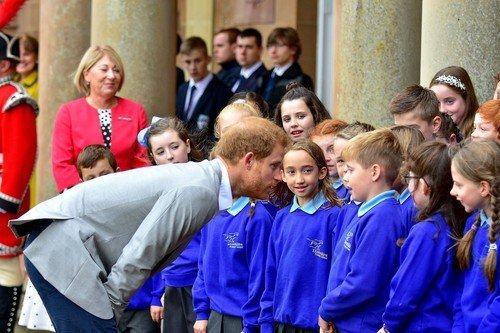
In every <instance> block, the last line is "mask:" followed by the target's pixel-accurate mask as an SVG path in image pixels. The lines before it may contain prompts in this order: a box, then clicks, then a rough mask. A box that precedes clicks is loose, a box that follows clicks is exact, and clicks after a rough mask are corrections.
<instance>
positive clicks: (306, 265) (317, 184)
mask: <svg viewBox="0 0 500 333" xmlns="http://www.w3.org/2000/svg"><path fill="white" fill-rule="evenodd" d="M282 177H283V180H284V181H285V182H286V185H287V188H288V189H287V191H289V194H290V195H289V196H288V198H289V199H291V198H290V197H291V196H292V194H294V195H293V203H292V204H291V205H288V206H286V207H285V208H283V209H281V210H280V211H279V212H278V214H277V215H276V219H275V221H274V224H273V229H272V231H271V236H270V239H269V249H268V254H267V265H266V272H265V276H266V277H265V280H266V286H265V290H264V294H263V295H262V299H261V302H260V304H261V307H262V312H261V314H260V317H259V323H260V324H261V332H262V333H271V332H317V331H318V330H319V327H318V325H317V319H316V318H317V312H316V309H317V308H318V306H319V304H320V302H321V298H322V297H323V295H324V294H325V292H326V286H327V282H328V272H329V270H330V265H331V260H332V256H331V251H332V248H331V247H332V232H333V230H334V228H335V225H336V223H337V216H338V213H339V210H340V208H339V202H340V201H339V199H338V198H337V196H336V195H335V192H334V191H333V189H332V185H331V183H330V182H329V179H328V169H327V167H326V161H325V157H324V156H323V152H322V151H321V148H320V147H318V145H316V144H315V143H313V142H312V141H310V140H302V141H297V142H295V143H294V144H293V145H292V146H290V147H289V148H288V149H287V150H286V151H285V156H284V158H283V163H282ZM279 197H280V198H282V197H283V196H279ZM285 202H289V200H285Z"/></svg>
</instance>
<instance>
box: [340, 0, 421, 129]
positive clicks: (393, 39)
mask: <svg viewBox="0 0 500 333" xmlns="http://www.w3.org/2000/svg"><path fill="white" fill-rule="evenodd" d="M421 6H422V4H421V2H420V1H407V0H385V1H375V2H374V1H350V0H339V1H335V8H334V96H333V115H334V116H335V117H338V118H340V119H343V120H345V121H348V122H352V121H354V120H359V121H363V122H368V123H371V124H372V125H374V126H376V127H380V126H387V125H390V124H392V122H393V120H392V117H391V115H390V114H389V112H388V111H387V105H388V104H389V101H390V100H391V99H392V97H394V95H395V94H396V93H397V92H399V91H400V90H402V89H403V88H405V87H406V86H408V85H411V84H415V83H418V82H419V69H420V27H421V9H422V7H421Z"/></svg>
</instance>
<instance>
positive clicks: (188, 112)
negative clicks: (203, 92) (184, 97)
mask: <svg viewBox="0 0 500 333" xmlns="http://www.w3.org/2000/svg"><path fill="white" fill-rule="evenodd" d="M195 91H196V86H192V87H191V94H190V95H189V102H188V106H187V108H186V121H189V119H191V116H192V115H193V111H194V105H191V104H192V103H193V99H194V93H195Z"/></svg>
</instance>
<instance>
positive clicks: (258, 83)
mask: <svg viewBox="0 0 500 333" xmlns="http://www.w3.org/2000/svg"><path fill="white" fill-rule="evenodd" d="M261 55H262V35H261V34H260V32H259V31H257V30H255V29H252V28H248V29H245V30H243V31H242V32H241V33H240V34H239V35H238V38H237V39H236V60H237V61H238V64H239V65H240V66H241V69H240V70H239V71H238V80H237V81H236V83H235V84H234V85H233V86H232V89H231V90H232V91H233V92H234V93H237V92H240V91H253V92H258V91H260V90H261V89H262V83H263V80H264V75H266V74H267V69H266V67H265V66H264V65H263V64H262V61H261V60H260V57H261Z"/></svg>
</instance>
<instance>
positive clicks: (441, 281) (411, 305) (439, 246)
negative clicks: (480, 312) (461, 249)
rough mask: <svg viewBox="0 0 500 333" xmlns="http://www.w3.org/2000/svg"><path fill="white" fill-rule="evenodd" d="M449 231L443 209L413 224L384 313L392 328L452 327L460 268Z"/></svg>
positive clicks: (393, 330) (436, 329)
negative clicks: (441, 211)
mask: <svg viewBox="0 0 500 333" xmlns="http://www.w3.org/2000/svg"><path fill="white" fill-rule="evenodd" d="M450 232H451V231H450V227H449V226H448V224H447V223H446V221H445V219H444V217H443V215H442V214H441V213H437V214H434V215H432V216H430V217H429V218H428V219H426V220H424V221H421V222H417V223H416V224H415V225H414V226H413V227H412V228H411V230H410V234H409V235H408V238H406V240H405V241H404V243H403V246H402V248H401V259H400V266H399V269H398V271H397V272H396V275H395V276H394V277H393V278H392V281H391V294H390V298H389V302H388V303H387V305H386V307H385V312H384V315H383V319H384V324H385V326H386V328H387V329H388V331H389V332H391V333H396V332H406V333H417V332H418V333H424V332H433V333H440V332H442V333H446V332H450V331H451V327H452V325H453V304H454V302H455V297H456V293H457V290H458V286H459V275H460V272H459V270H458V267H457V264H456V262H455V256H456V254H455V250H454V248H453V245H454V243H455V241H454V240H453V239H452V238H451V237H450Z"/></svg>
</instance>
